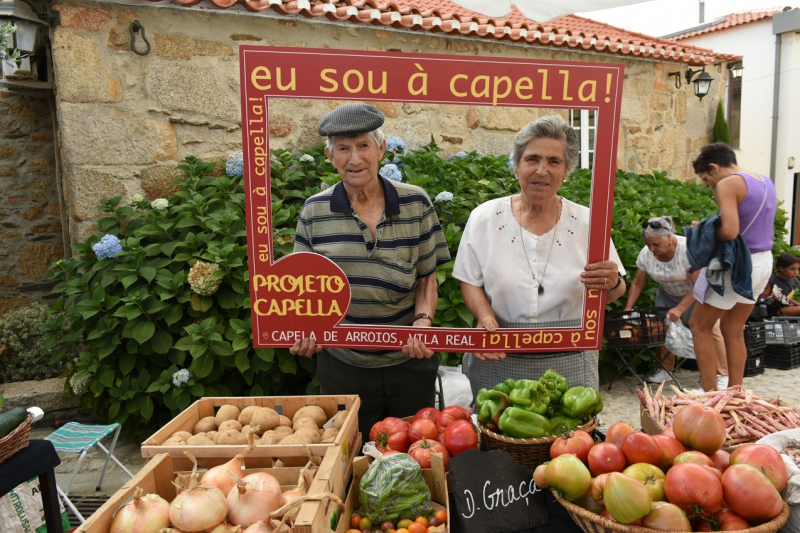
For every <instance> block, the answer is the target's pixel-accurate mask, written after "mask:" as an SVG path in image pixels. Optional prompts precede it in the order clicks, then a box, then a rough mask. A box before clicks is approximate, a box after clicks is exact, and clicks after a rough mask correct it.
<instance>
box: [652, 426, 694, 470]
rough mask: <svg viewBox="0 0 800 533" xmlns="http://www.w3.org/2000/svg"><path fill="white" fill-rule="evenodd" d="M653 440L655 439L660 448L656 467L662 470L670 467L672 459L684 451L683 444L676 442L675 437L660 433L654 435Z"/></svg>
mask: <svg viewBox="0 0 800 533" xmlns="http://www.w3.org/2000/svg"><path fill="white" fill-rule="evenodd" d="M653 440H654V441H656V444H658V447H659V448H660V449H661V462H659V463H658V467H659V468H660V469H661V470H663V471H664V472H666V471H667V470H669V469H670V467H672V461H674V460H675V458H676V457H677V456H679V455H680V454H682V453H683V452H685V451H686V448H684V447H683V444H681V443H680V442H678V439H676V438H675V437H667V436H665V435H664V434H663V433H662V434H661V435H654V436H653Z"/></svg>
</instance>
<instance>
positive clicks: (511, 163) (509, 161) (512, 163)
mask: <svg viewBox="0 0 800 533" xmlns="http://www.w3.org/2000/svg"><path fill="white" fill-rule="evenodd" d="M507 164H508V168H514V162H513V161H511V160H510V159H509V160H508V163H507Z"/></svg>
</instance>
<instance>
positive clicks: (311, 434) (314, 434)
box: [290, 428, 322, 444]
mask: <svg viewBox="0 0 800 533" xmlns="http://www.w3.org/2000/svg"><path fill="white" fill-rule="evenodd" d="M294 434H295V435H308V438H309V439H311V442H312V443H313V444H316V443H318V442H319V441H320V440H322V439H320V436H319V431H317V430H316V429H312V428H300V429H298V430H297V431H295V432H294ZM290 436H291V435H290Z"/></svg>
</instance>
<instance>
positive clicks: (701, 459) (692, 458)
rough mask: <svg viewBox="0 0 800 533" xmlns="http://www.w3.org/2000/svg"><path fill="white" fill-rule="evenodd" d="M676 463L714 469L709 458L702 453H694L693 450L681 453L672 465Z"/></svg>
mask: <svg viewBox="0 0 800 533" xmlns="http://www.w3.org/2000/svg"><path fill="white" fill-rule="evenodd" d="M678 463H694V464H696V465H703V466H707V467H709V468H714V462H713V461H712V460H711V458H710V457H709V456H707V455H706V454H704V453H700V452H696V451H694V450H692V451H688V452H683V453H682V454H680V455H679V456H678V457H676V458H675V460H673V461H672V464H673V465H676V464H678Z"/></svg>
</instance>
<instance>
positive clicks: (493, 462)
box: [450, 450, 550, 533]
mask: <svg viewBox="0 0 800 533" xmlns="http://www.w3.org/2000/svg"><path fill="white" fill-rule="evenodd" d="M450 482H451V484H452V487H453V497H454V498H455V503H456V508H457V509H458V519H459V522H460V523H461V530H462V531H464V533H512V532H514V531H519V530H521V529H532V528H534V527H537V526H541V525H544V524H547V523H548V522H549V520H550V515H549V513H548V511H547V504H546V502H545V499H544V493H543V492H542V489H540V488H539V487H537V486H536V484H535V483H534V482H533V472H532V471H531V470H528V469H527V468H525V467H524V466H522V465H520V464H519V463H518V462H516V461H515V460H514V458H513V457H511V456H510V455H509V454H508V453H506V452H504V451H503V450H492V451H490V452H479V451H478V450H467V451H466V452H464V453H462V454H460V455H457V456H456V457H453V458H452V459H451V460H450Z"/></svg>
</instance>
